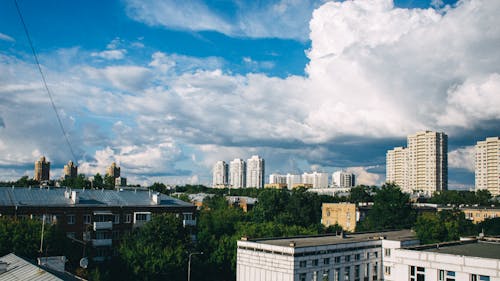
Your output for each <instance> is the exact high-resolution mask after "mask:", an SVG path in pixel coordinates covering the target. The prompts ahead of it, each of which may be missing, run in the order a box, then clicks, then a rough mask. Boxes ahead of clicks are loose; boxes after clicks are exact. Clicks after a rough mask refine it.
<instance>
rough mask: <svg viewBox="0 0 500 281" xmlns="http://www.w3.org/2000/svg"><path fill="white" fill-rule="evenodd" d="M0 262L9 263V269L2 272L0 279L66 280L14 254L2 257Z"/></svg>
mask: <svg viewBox="0 0 500 281" xmlns="http://www.w3.org/2000/svg"><path fill="white" fill-rule="evenodd" d="M0 262H4V263H6V264H7V271H5V272H0V280H1V281H3V280H5V281H7V280H34V281H37V280H38V281H60V280H66V279H64V278H60V277H57V276H56V275H54V274H52V273H50V272H48V271H46V270H44V269H42V268H41V267H39V266H36V265H34V264H33V263H31V262H29V261H27V260H25V259H23V258H20V257H18V256H16V255H14V254H8V255H6V256H3V257H0Z"/></svg>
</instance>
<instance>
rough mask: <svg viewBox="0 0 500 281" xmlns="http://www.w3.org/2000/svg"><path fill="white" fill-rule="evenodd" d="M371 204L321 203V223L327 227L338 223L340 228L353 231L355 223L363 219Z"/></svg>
mask: <svg viewBox="0 0 500 281" xmlns="http://www.w3.org/2000/svg"><path fill="white" fill-rule="evenodd" d="M370 209H371V204H368V203H364V204H355V203H323V204H322V205H321V223H322V224H323V225H324V226H326V227H328V226H331V225H335V224H338V225H340V226H341V227H342V229H344V230H346V231H349V232H354V230H355V229H356V223H357V222H359V221H363V220H364V218H365V217H366V215H367V214H368V211H369V210H370Z"/></svg>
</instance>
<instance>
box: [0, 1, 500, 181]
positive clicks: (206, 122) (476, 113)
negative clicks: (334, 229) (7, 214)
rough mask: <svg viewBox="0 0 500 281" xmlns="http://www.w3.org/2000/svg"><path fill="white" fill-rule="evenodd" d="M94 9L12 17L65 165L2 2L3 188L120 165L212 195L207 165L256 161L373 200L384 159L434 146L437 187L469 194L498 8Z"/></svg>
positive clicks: (52, 5)
mask: <svg viewBox="0 0 500 281" xmlns="http://www.w3.org/2000/svg"><path fill="white" fill-rule="evenodd" d="M96 5H97V3H87V2H79V3H74V2H64V3H60V2H55V1H44V3H39V2H37V1H32V0H24V1H19V7H20V10H21V11H22V13H23V16H24V19H25V22H26V26H27V28H28V30H29V33H30V34H31V37H32V41H33V44H34V47H35V49H36V51H37V54H38V57H39V61H40V63H41V68H42V70H43V71H44V73H45V76H46V80H47V83H48V87H49V89H50V91H51V93H52V96H53V98H54V103H55V107H56V108H57V112H58V114H59V116H60V118H61V124H62V125H63V126H64V128H65V130H66V136H67V137H68V140H69V142H70V143H71V145H72V148H73V150H74V152H75V157H73V156H72V155H71V154H72V153H71V151H70V149H69V147H68V146H67V145H66V142H65V139H64V138H65V136H64V135H63V133H62V132H61V130H60V128H59V127H58V122H57V120H56V115H55V113H54V111H53V109H52V106H51V104H50V101H49V99H48V98H47V94H46V92H45V90H44V87H43V84H42V82H41V79H40V75H39V73H37V66H36V65H35V64H34V59H33V56H32V54H31V50H30V46H29V44H28V41H27V39H26V36H25V34H24V30H23V27H22V25H21V23H20V20H19V17H18V15H17V12H16V9H15V5H14V2H13V1H6V2H2V3H0V71H1V73H3V74H4V75H2V77H0V94H1V98H0V180H4V181H6V180H17V179H18V178H20V177H21V176H23V175H29V176H30V177H31V175H32V173H33V161H34V160H36V159H38V158H39V157H40V156H42V155H45V156H46V157H47V159H48V160H50V162H51V175H53V176H56V175H57V176H59V175H62V174H63V168H64V165H65V164H67V163H68V160H72V161H73V163H74V164H75V166H78V172H79V173H84V174H86V175H88V176H90V175H93V174H95V173H97V172H99V173H101V174H103V171H105V170H106V168H107V166H108V165H109V163H112V162H116V163H119V164H120V166H121V167H122V168H123V169H124V170H125V171H127V178H128V181H129V182H130V183H133V184H141V185H147V184H151V183H153V182H164V183H167V184H193V183H194V184H196V183H201V184H206V185H210V183H211V179H212V175H211V172H210V171H211V168H212V165H213V163H215V162H216V161H217V160H218V159H233V158H234V157H238V155H241V156H245V155H247V156H249V155H255V154H258V155H260V156H261V157H263V158H264V159H266V170H267V171H268V173H274V172H276V173H286V172H299V173H301V172H303V171H315V170H317V171H324V172H326V173H332V172H334V171H336V170H345V171H347V172H349V173H354V174H355V175H356V180H357V182H358V183H360V184H369V185H371V184H381V183H383V182H385V174H386V171H385V158H386V152H387V150H389V149H392V148H394V147H396V146H398V145H401V144H402V143H404V141H405V139H406V136H407V135H409V134H412V133H414V132H417V131H421V130H431V131H439V132H446V134H447V135H448V136H449V138H448V155H447V156H448V170H449V173H448V174H449V177H448V186H449V188H450V189H455V188H467V187H473V186H474V177H475V176H474V167H475V145H476V143H477V142H478V141H480V140H485V139H486V138H487V137H496V136H498V132H500V125H499V124H500V122H498V121H500V107H498V104H500V100H499V99H500V95H498V93H499V92H500V50H498V48H497V47H496V46H498V45H500V30H498V28H496V26H499V25H500V22H499V21H500V19H499V18H498V17H496V15H497V14H498V13H499V12H500V3H499V2H497V1H482V0H467V1H460V2H457V1H448V0H447V1H431V0H428V1H394V2H392V1H390V0H380V1H363V0H356V1H345V2H323V1H313V0H311V1H298V2H285V1H268V2H266V3H260V4H258V3H256V2H254V1H235V2H232V1H227V2H223V3H219V4H217V3H215V2H213V1H194V2H191V1H190V2H189V3H187V2H186V3H185V2H176V1H159V2H147V3H143V2H142V1H136V0H125V1H120V2H113V1H109V2H108V1H106V2H104V3H99V6H98V7H97V6H96ZM195 14H196V15H197V16H196V17H192V16H190V15H195ZM180 15H187V17H183V16H180ZM191 18H196V19H197V20H192V19H191ZM381 22H383V23H384V24H380V23H381ZM431 50H432V51H431ZM74 158H76V159H74Z"/></svg>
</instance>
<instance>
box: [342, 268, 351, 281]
mask: <svg viewBox="0 0 500 281" xmlns="http://www.w3.org/2000/svg"><path fill="white" fill-rule="evenodd" d="M349 280H351V268H350V267H346V268H344V281H349Z"/></svg>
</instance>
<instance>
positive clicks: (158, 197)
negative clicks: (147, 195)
mask: <svg viewBox="0 0 500 281" xmlns="http://www.w3.org/2000/svg"><path fill="white" fill-rule="evenodd" d="M152 199H153V203H155V204H156V205H160V203H161V195H160V193H158V192H155V193H153V197H152Z"/></svg>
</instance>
